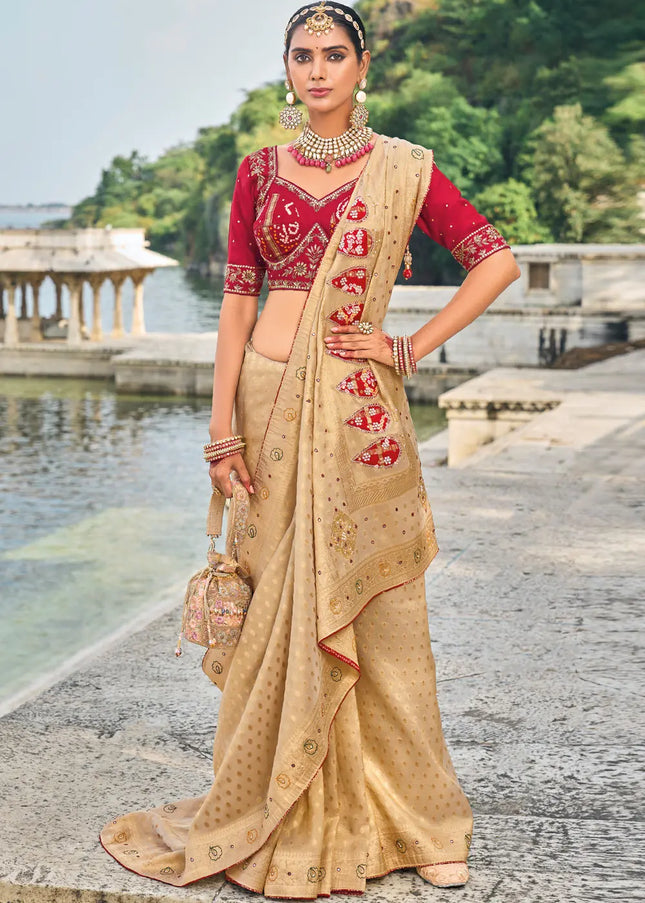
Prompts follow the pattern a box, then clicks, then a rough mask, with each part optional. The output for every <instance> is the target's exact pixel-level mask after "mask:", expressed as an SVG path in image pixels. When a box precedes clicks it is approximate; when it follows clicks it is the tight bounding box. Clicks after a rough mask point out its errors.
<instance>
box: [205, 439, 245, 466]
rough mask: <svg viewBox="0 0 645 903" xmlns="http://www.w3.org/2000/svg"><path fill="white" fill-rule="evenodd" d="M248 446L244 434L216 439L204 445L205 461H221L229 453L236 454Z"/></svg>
mask: <svg viewBox="0 0 645 903" xmlns="http://www.w3.org/2000/svg"><path fill="white" fill-rule="evenodd" d="M245 447H246V442H245V441H244V436H228V437H227V438H226V439H216V440H215V442H208V443H207V444H206V445H205V446H204V461H207V462H208V463H209V464H210V463H211V462H212V461H221V460H222V458H228V457H229V455H236V454H237V453H238V452H240V451H242V449H243V448H245Z"/></svg>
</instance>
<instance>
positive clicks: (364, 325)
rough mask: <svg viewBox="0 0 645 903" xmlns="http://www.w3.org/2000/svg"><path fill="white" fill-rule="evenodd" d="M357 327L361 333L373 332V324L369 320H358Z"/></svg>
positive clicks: (369, 333) (368, 333)
mask: <svg viewBox="0 0 645 903" xmlns="http://www.w3.org/2000/svg"><path fill="white" fill-rule="evenodd" d="M358 329H359V331H360V332H362V333H363V335H371V334H372V333H373V332H374V324H373V323H372V322H371V321H370V320H360V321H359V323H358Z"/></svg>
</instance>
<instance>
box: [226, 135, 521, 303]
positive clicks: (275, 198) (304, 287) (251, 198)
mask: <svg viewBox="0 0 645 903" xmlns="http://www.w3.org/2000/svg"><path fill="white" fill-rule="evenodd" d="M356 181H357V180H356V179H353V180H352V181H351V182H347V183H346V184H345V185H341V187H340V188H337V189H336V190H335V191H332V192H331V193H330V194H327V195H325V196H324V197H322V198H315V197H313V195H311V194H309V193H308V192H307V191H305V190H304V189H302V188H300V187H299V186H298V185H295V184H294V183H293V182H290V181H289V180H288V179H283V178H282V177H281V176H279V175H278V152H277V148H276V147H263V148H261V149H260V150H258V151H255V153H253V154H249V156H248V157H245V158H244V160H242V163H241V164H240V168H239V170H238V174H237V180H236V182H235V189H234V192H233V203H232V206H231V218H230V225H229V237H228V264H227V266H226V273H225V280H224V291H225V292H232V293H234V294H237V295H259V294H260V290H261V288H262V283H263V281H264V275H265V273H266V274H267V276H268V283H269V289H296V290H298V291H307V292H308V291H309V290H310V288H311V286H312V285H313V281H314V277H315V275H316V271H317V269H318V266H319V264H320V261H321V259H322V257H323V254H324V253H325V249H326V247H327V242H328V241H329V239H330V238H331V234H332V232H333V230H334V227H335V226H336V224H337V223H338V220H339V219H340V217H341V216H342V215H343V212H344V209H345V207H346V205H347V202H348V201H349V198H350V196H351V193H352V191H353V189H354V185H355V184H356ZM417 225H418V226H419V227H420V228H421V229H422V230H423V231H424V232H425V233H426V234H427V235H429V236H430V238H432V239H433V240H434V241H436V242H437V243H438V244H440V245H442V246H443V247H444V248H447V249H448V250H449V251H450V253H451V254H452V256H453V257H454V258H455V260H457V261H458V262H459V263H460V264H461V265H462V266H463V267H465V269H466V270H472V269H473V267H475V266H477V264H478V263H480V262H481V261H482V260H484V259H485V258H486V257H490V255H491V254H494V253H495V252H496V251H501V250H502V249H503V248H507V247H508V244H507V243H506V241H505V240H504V238H503V237H502V236H501V235H500V233H499V232H498V231H497V229H495V227H494V226H491V224H490V223H489V222H488V220H487V219H486V217H485V216H483V215H482V214H481V213H478V212H477V211H476V210H475V208H474V207H473V206H472V204H470V203H469V202H468V201H467V200H466V199H465V198H464V197H462V195H461V193H460V191H459V189H458V188H457V187H456V186H455V185H453V183H452V182H451V181H450V180H449V179H448V178H447V177H446V176H445V175H444V174H443V173H442V172H441V170H440V169H438V167H437V166H436V165H435V164H433V168H432V177H431V180H430V188H429V190H428V194H427V196H426V199H425V201H424V204H423V207H422V208H421V213H420V215H419V218H418V220H417Z"/></svg>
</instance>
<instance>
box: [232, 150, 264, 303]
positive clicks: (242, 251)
mask: <svg viewBox="0 0 645 903" xmlns="http://www.w3.org/2000/svg"><path fill="white" fill-rule="evenodd" d="M256 193H257V186H256V184H255V179H254V177H253V174H252V173H251V168H250V165H249V158H248V157H245V158H244V159H243V160H242V162H241V164H240V168H239V169H238V171H237V178H236V180H235V188H234V189H233V202H232V204H231V217H230V220H229V227H228V262H227V265H226V272H225V274H224V291H225V292H232V293H233V294H236V295H259V294H260V291H261V289H262V282H263V281H264V273H265V264H264V261H263V260H262V257H261V255H260V251H259V249H258V246H257V244H256V241H255V236H254V234H253V223H254V220H255V198H256Z"/></svg>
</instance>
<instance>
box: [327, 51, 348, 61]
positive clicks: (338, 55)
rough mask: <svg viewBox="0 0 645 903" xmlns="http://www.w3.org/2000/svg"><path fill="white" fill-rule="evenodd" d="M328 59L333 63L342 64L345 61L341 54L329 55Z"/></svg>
mask: <svg viewBox="0 0 645 903" xmlns="http://www.w3.org/2000/svg"><path fill="white" fill-rule="evenodd" d="M329 59H330V60H333V61H334V62H342V61H343V60H344V59H345V57H344V56H343V54H342V53H331V54H330V55H329Z"/></svg>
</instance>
